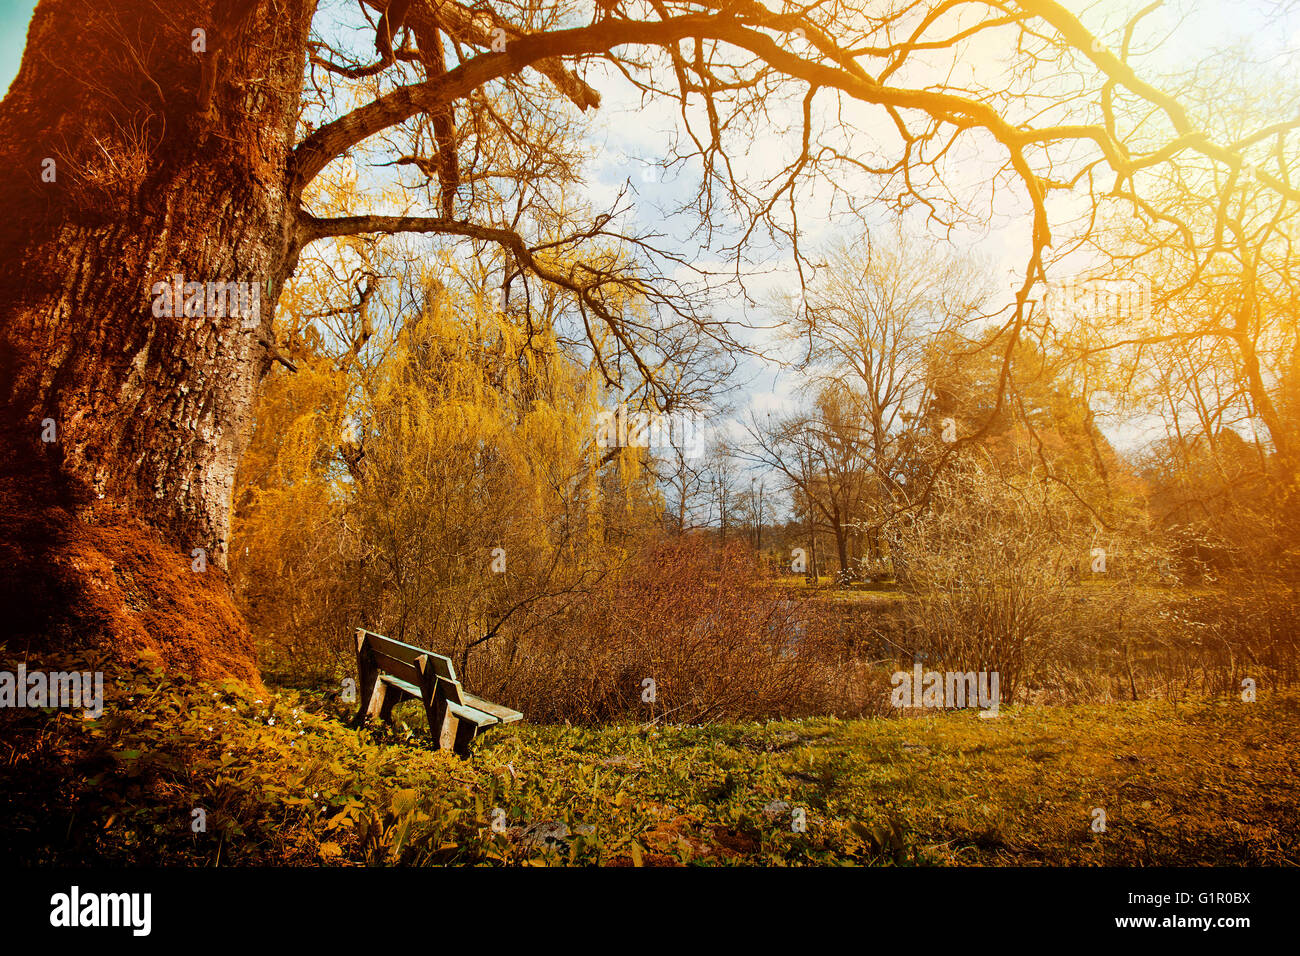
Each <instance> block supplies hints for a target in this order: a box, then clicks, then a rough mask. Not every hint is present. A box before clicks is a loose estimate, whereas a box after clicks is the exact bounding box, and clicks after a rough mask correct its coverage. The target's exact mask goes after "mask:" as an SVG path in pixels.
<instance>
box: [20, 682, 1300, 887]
mask: <svg viewBox="0 0 1300 956" xmlns="http://www.w3.org/2000/svg"><path fill="white" fill-rule="evenodd" d="M74 663H80V664H81V666H82V667H85V666H87V665H86V663H85V662H72V661H64V662H47V663H46V666H48V667H49V668H50V669H71V668H72V666H73V665H74ZM15 666H16V662H14V661H12V660H10V659H8V657H7V656H0V670H9V671H13V670H14V669H15ZM32 666H34V665H29V667H32ZM88 666H91V667H94V666H95V662H93V661H92V662H90V664H89V665H88ZM105 697H106V700H105V710H104V713H103V715H102V716H100V717H99V718H98V719H94V720H91V719H86V718H85V717H84V716H83V715H82V714H81V713H80V712H78V711H69V710H32V709H13V708H5V709H3V710H0V794H3V797H0V805H3V812H2V814H0V820H3V822H0V859H6V860H10V861H14V862H23V863H32V864H34V863H61V864H77V863H84V864H94V863H115V864H123V865H131V864H179V865H211V864H214V863H215V864H222V865H224V864H268V863H277V864H308V865H310V864H320V863H325V864H336V865H348V864H360V863H372V864H374V863H380V864H385V863H386V864H430V863H434V864H480V863H488V864H498V865H499V864H507V865H509V864H521V863H522V864H530V865H538V864H578V865H590V864H605V865H681V864H706V865H717V864H749V865H754V864H775V865H806V864H841V863H848V864H901V865H969V864H993V865H997V864H1047V865H1097V864H1109V865H1135V866H1141V865H1155V864H1162V865H1197V864H1224V865H1261V864H1283V865H1287V864H1289V865H1295V864H1297V863H1300V748H1298V747H1297V740H1300V732H1298V731H1300V695H1297V694H1295V693H1285V694H1275V695H1270V694H1268V693H1261V695H1260V697H1259V700H1258V701H1257V702H1254V703H1244V702H1242V701H1240V700H1237V699H1220V700H1199V701H1184V702H1179V703H1168V702H1160V701H1140V702H1136V703H1121V704H1115V705H1108V706H1100V705H1087V706H1074V707H1008V706H1005V705H1004V706H1003V707H1002V709H1001V712H1000V715H999V716H998V717H997V718H992V719H980V718H978V717H976V716H975V714H973V713H970V712H961V713H948V714H939V715H935V716H923V717H893V718H882V719H871V720H851V721H842V720H835V719H811V720H798V721H772V722H768V723H744V724H733V725H717V726H708V727H671V726H667V727H657V728H646V727H641V726H637V725H630V724H629V725H625V726H609V727H603V728H578V727H564V726H558V727H557V726H534V725H530V724H528V723H527V722H524V723H520V724H515V725H512V726H511V727H508V728H502V729H498V730H495V731H490V732H488V733H487V734H486V735H485V736H483V737H481V738H480V739H479V741H477V742H476V744H475V751H474V756H473V758H472V759H471V760H469V761H462V760H459V759H457V758H455V757H453V756H451V755H449V754H446V753H442V752H436V751H433V750H431V749H430V748H429V746H428V744H427V743H426V741H425V738H424V737H423V735H422V734H420V733H419V732H418V729H405V730H403V729H401V728H400V727H399V729H398V730H395V731H389V730H382V731H377V730H365V731H355V730H352V729H349V728H348V727H347V726H345V723H344V720H343V718H344V717H345V715H346V713H347V711H348V706H347V705H346V704H345V703H344V702H342V701H341V700H338V695H337V693H330V694H326V693H322V692H312V691H303V690H292V689H286V688H281V689H276V688H271V689H270V690H268V691H253V690H249V689H248V688H247V687H245V686H244V685H240V684H237V683H234V682H225V683H221V684H214V683H209V682H202V681H195V680H191V679H187V678H184V677H181V676H176V675H172V676H168V675H165V674H164V673H163V672H162V671H161V670H160V669H156V668H155V669H150V668H148V667H145V666H143V665H142V666H141V667H140V668H138V669H135V670H132V671H129V672H124V671H121V670H117V671H115V672H114V673H113V674H112V675H110V680H109V682H108V683H107V684H106V687H105ZM402 713H403V709H402V708H399V710H398V714H399V716H400V715H401V714H402ZM1103 813H1104V818H1103V816H1102V814H1103ZM1103 822H1104V829H1103Z"/></svg>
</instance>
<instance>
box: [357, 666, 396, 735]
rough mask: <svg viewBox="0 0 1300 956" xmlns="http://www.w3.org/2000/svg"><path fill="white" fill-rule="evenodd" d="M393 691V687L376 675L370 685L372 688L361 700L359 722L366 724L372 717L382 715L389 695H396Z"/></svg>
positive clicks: (390, 706) (390, 707)
mask: <svg viewBox="0 0 1300 956" xmlns="http://www.w3.org/2000/svg"><path fill="white" fill-rule="evenodd" d="M392 691H393V688H391V687H389V686H388V685H387V684H385V683H384V682H383V681H382V680H380V679H379V678H378V677H376V678H375V682H374V683H373V684H371V685H370V689H369V690H368V691H367V692H366V695H365V697H364V698H363V699H362V701H361V712H360V713H359V714H357V720H358V722H359V723H360V724H361V725H363V726H364V724H365V722H366V721H367V720H369V719H370V718H371V717H378V716H380V714H381V713H382V712H383V709H384V703H385V701H387V700H388V698H389V697H393V696H395V695H394V694H393V693H392ZM388 706H389V709H390V710H391V709H392V705H391V704H389V705H388Z"/></svg>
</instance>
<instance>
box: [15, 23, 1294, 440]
mask: <svg viewBox="0 0 1300 956" xmlns="http://www.w3.org/2000/svg"><path fill="white" fill-rule="evenodd" d="M106 2H111V0H106ZM1145 3H1146V0H1100V2H1092V3H1083V2H1078V0H1069V2H1067V5H1068V6H1070V7H1071V8H1073V9H1074V10H1076V12H1078V13H1079V14H1080V16H1081V17H1082V18H1083V20H1084V22H1085V24H1087V25H1088V26H1090V27H1092V28H1094V30H1096V31H1097V32H1099V33H1101V29H1100V28H1101V27H1103V26H1104V25H1106V24H1109V23H1115V22H1119V21H1122V18H1123V16H1124V15H1125V14H1126V13H1131V12H1133V11H1135V10H1137V9H1139V8H1140V7H1141V6H1144V5H1145ZM770 5H773V6H774V5H775V4H774V3H773V4H770ZM34 6H35V3H34V0H0V89H7V88H8V86H9V83H10V82H11V81H12V79H13V77H14V76H15V75H16V73H17V70H18V65H19V60H20V57H21V53H22V45H23V43H24V40H25V36H26V29H27V23H28V22H29V20H30V17H31V12H32V10H33V8H34ZM332 6H335V7H337V2H336V3H335V4H333V5H332ZM1180 13H1181V14H1183V15H1185V17H1186V19H1185V20H1184V21H1183V23H1182V24H1181V26H1180V27H1179V29H1178V32H1177V34H1176V39H1175V40H1174V42H1168V43H1166V44H1164V46H1163V47H1162V49H1161V51H1160V52H1159V53H1157V54H1156V55H1154V56H1153V57H1151V58H1149V59H1148V61H1147V65H1148V66H1149V68H1151V69H1155V70H1158V69H1161V68H1168V69H1170V70H1174V69H1178V68H1180V67H1185V66H1186V65H1188V64H1189V63H1191V62H1194V61H1196V60H1198V59H1199V58H1200V57H1201V56H1203V55H1205V54H1206V53H1208V52H1212V51H1214V50H1224V49H1231V48H1240V49H1243V50H1246V51H1248V55H1250V56H1251V57H1252V58H1255V59H1259V60H1262V61H1266V62H1269V61H1276V60H1278V59H1285V60H1288V61H1289V63H1290V64H1291V65H1292V67H1295V65H1296V64H1298V63H1300V16H1298V15H1297V13H1296V11H1295V10H1294V9H1290V10H1287V9H1284V8H1283V7H1281V6H1279V4H1278V3H1276V2H1274V0H1169V2H1167V3H1166V5H1165V7H1164V8H1163V9H1162V10H1160V11H1158V12H1157V13H1156V14H1155V15H1153V16H1152V17H1151V18H1149V19H1148V20H1147V21H1145V22H1144V28H1145V29H1146V30H1147V31H1148V33H1147V35H1148V36H1152V35H1161V33H1162V32H1163V31H1165V30H1167V29H1169V28H1170V27H1171V26H1172V24H1173V23H1174V22H1175V17H1176V16H1177V15H1179V14H1180ZM1102 35H1104V34H1102ZM998 54H999V51H996V50H990V51H989V56H990V57H991V58H995V57H996V56H997V55H998ZM976 68H978V65H977V66H975V67H972V69H976ZM1296 77H1297V84H1298V85H1300V69H1298V70H1297V72H1296ZM589 79H591V80H592V82H593V85H595V86H596V87H597V88H598V89H600V91H601V93H602V97H603V103H602V106H601V108H600V110H599V111H597V113H596V115H595V117H594V119H593V120H592V124H591V128H590V134H589V138H590V143H591V145H592V147H593V160H592V163H591V166H590V168H589V169H588V171H587V172H588V179H587V184H588V186H587V188H588V195H589V198H590V199H591V201H592V203H593V205H594V206H595V207H596V208H597V209H600V208H604V207H605V205H607V204H608V203H610V202H612V200H613V197H614V195H615V194H616V192H617V190H618V189H619V188H620V187H622V186H623V185H624V184H627V183H629V182H630V184H631V186H632V188H633V189H634V190H635V191H636V205H635V210H634V213H633V216H634V218H633V220H632V221H631V223H630V225H631V226H632V227H633V228H635V227H636V226H638V225H639V226H642V227H649V228H655V229H659V230H663V231H666V232H669V233H670V234H672V233H674V232H675V233H677V235H678V238H679V240H684V235H685V230H686V227H687V225H688V223H687V222H686V221H676V222H674V221H672V220H669V219H667V218H666V217H665V215H664V212H665V210H667V209H670V208H672V207H673V206H674V205H675V204H676V203H677V202H680V201H681V199H682V198H683V197H686V196H689V194H690V192H691V190H692V187H693V186H694V184H695V179H694V178H693V175H694V173H693V171H692V170H690V169H685V170H682V171H679V172H677V173H675V174H672V175H670V176H668V177H667V178H666V179H656V180H654V181H649V180H647V179H646V178H645V176H644V175H643V172H644V171H645V170H646V169H647V166H646V165H645V163H646V162H647V161H648V162H655V161H657V160H658V159H660V158H661V157H662V156H663V155H664V154H665V152H666V150H667V148H668V144H669V143H670V142H671V137H672V134H673V132H674V131H675V130H676V129H677V127H678V125H679V123H680V118H679V117H678V116H677V115H676V114H675V112H674V111H673V110H672V109H671V108H670V105H669V104H666V103H658V104H651V105H650V106H647V105H645V104H644V103H642V102H641V99H640V96H639V94H637V92H636V91H635V90H633V89H632V88H631V87H630V86H629V85H628V84H626V83H625V82H623V81H622V80H621V78H619V77H617V76H616V75H613V74H607V75H603V76H602V75H601V74H600V72H599V66H597V67H595V68H594V72H593V74H592V75H591V76H590V77H589ZM863 122H864V123H868V122H872V120H870V119H866V118H864V119H863ZM736 160H737V162H739V163H740V164H742V165H744V166H747V167H749V168H751V169H752V170H757V169H759V168H760V167H761V166H762V165H763V164H764V163H770V162H771V161H772V160H773V155H772V154H771V151H770V150H765V149H763V148H762V144H759V146H758V147H756V148H755V149H753V150H751V151H750V153H749V154H748V155H746V156H740V157H736ZM972 176H973V177H975V178H977V177H978V171H977V170H974V171H973V172H972ZM975 178H973V179H972V182H974V181H975ZM990 211H991V212H992V213H993V215H992V218H991V222H990V224H989V225H988V226H987V227H986V228H984V229H977V230H974V231H970V232H967V233H964V234H962V235H960V236H959V242H961V243H963V244H964V245H965V247H966V248H967V249H968V250H970V251H973V252H976V253H978V254H979V255H980V256H981V257H982V258H983V259H984V260H985V261H987V262H988V263H989V264H990V268H991V270H992V271H993V272H994V273H995V274H998V273H1000V274H1002V275H1004V276H1005V277H1006V279H1005V281H1006V283H1007V288H1008V290H1009V289H1010V286H1011V281H1012V275H1013V273H1014V272H1015V271H1017V270H1018V269H1020V268H1023V263H1024V260H1025V250H1026V248H1027V242H1028V231H1027V228H1026V226H1027V220H1026V218H1025V217H1024V215H1023V209H1021V208H1017V201H1016V199H1015V197H1014V195H1013V194H1011V193H1010V191H1004V193H1003V194H1002V196H1001V197H1000V198H997V199H996V200H995V203H994V206H993V207H991V210H990ZM805 222H806V223H807V224H809V225H811V226H812V228H811V229H810V231H809V234H808V235H807V237H806V238H807V243H808V245H809V246H812V247H815V246H818V245H820V244H823V243H825V242H826V241H828V240H830V239H833V238H836V237H837V236H839V235H841V233H840V231H839V230H837V229H836V228H833V227H832V226H831V225H830V224H829V222H827V221H823V222H822V223H821V224H818V223H817V222H816V221H814V220H811V219H809V220H805ZM733 225H734V224H733ZM756 252H757V256H756V260H757V261H756V262H754V264H753V265H752V267H750V268H749V269H748V270H747V273H748V276H749V279H750V280H752V285H751V294H753V295H755V296H756V297H757V298H758V299H759V302H758V304H757V306H753V305H746V304H745V303H743V302H741V301H740V300H739V299H736V298H732V299H731V300H730V301H729V302H728V303H724V304H723V305H722V306H720V308H721V310H722V313H721V314H720V316H719V317H726V318H733V319H737V320H741V321H744V322H747V323H750V324H753V325H758V326H760V327H762V326H772V325H774V324H775V323H777V322H779V321H780V316H779V315H775V314H773V313H772V312H771V311H770V310H769V309H768V308H767V302H768V301H769V300H768V298H767V296H768V295H769V294H770V293H772V292H774V291H790V290H792V289H795V288H797V283H795V281H794V273H793V269H792V264H791V260H790V258H789V250H787V249H782V248H779V247H775V246H768V247H762V246H760V247H758V248H757V249H756ZM709 264H712V265H716V266H721V265H722V264H723V262H722V260H720V259H716V260H709ZM749 334H750V338H751V341H752V342H753V343H754V344H757V345H763V346H770V336H769V335H768V334H767V333H764V332H762V331H758V332H753V333H749ZM800 381H801V379H800V378H799V376H798V375H796V374H793V373H791V372H788V371H783V370H781V369H780V368H779V367H778V366H776V365H772V364H768V363H764V362H761V361H757V360H753V359H746V360H745V361H744V362H743V364H742V368H741V370H740V376H739V383H740V384H741V385H742V392H741V396H740V405H741V410H740V417H747V416H748V409H755V410H758V411H759V412H760V413H761V412H766V411H781V410H784V409H788V408H790V407H791V406H792V405H793V404H794V402H795V391H796V388H797V386H798V385H799V383H800ZM719 427H720V428H721V429H722V430H724V431H726V430H729V431H730V432H731V433H732V434H733V435H734V434H735V432H736V424H735V422H732V423H729V424H721V423H720V425H719ZM1111 437H1112V439H1115V440H1118V441H1119V443H1120V444H1123V445H1133V444H1136V443H1138V442H1140V441H1141V440H1144V439H1145V437H1147V436H1145V435H1143V434H1140V433H1139V432H1135V431H1134V430H1133V429H1131V428H1130V429H1128V430H1127V431H1122V432H1117V433H1115V434H1113V435H1112V436H1111Z"/></svg>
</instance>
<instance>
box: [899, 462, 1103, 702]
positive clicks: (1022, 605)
mask: <svg viewBox="0 0 1300 956" xmlns="http://www.w3.org/2000/svg"><path fill="white" fill-rule="evenodd" d="M1048 494H1050V491H1049V492H1048ZM1042 495H1043V492H1042V490H1041V489H1035V496H1034V497H1030V495H1028V494H1026V493H1024V492H1022V491H1020V490H1019V489H1018V488H1016V487H1014V486H1012V485H1010V484H1007V483H1006V482H1005V481H1003V479H1002V478H1001V477H1000V476H999V475H997V473H996V472H995V471H994V469H993V468H992V467H990V466H988V465H985V464H982V463H979V462H977V461H974V460H965V461H961V462H958V463H957V464H956V465H954V466H953V468H952V469H951V470H950V471H948V472H947V473H945V474H944V475H943V476H942V477H941V478H939V479H938V480H937V483H936V488H935V494H934V499H933V504H932V507H931V508H930V509H929V510H928V511H926V512H925V513H924V514H921V515H919V516H917V517H916V518H915V519H913V520H912V521H911V522H910V523H908V524H906V525H905V526H899V527H897V528H895V529H894V530H893V531H892V533H891V541H890V544H891V551H892V553H893V555H894V557H895V565H896V568H897V571H898V574H899V578H900V580H903V581H904V582H906V584H907V585H908V586H909V587H910V588H912V589H913V590H915V591H917V592H919V593H918V594H917V597H916V599H915V600H914V602H913V603H912V604H911V606H910V618H911V620H910V627H909V628H908V635H907V638H906V641H907V646H906V647H905V648H904V650H905V652H906V653H907V654H909V655H914V654H920V655H924V656H923V657H922V660H923V661H924V662H925V666H926V668H927V669H947V670H951V671H962V672H967V671H977V672H978V671H987V672H990V673H991V672H997V673H998V675H999V683H1000V686H1001V694H1002V699H1003V700H1006V701H1010V700H1012V699H1013V698H1014V696H1015V694H1016V692H1017V690H1018V689H1019V688H1020V687H1021V686H1022V684H1023V682H1024V680H1025V678H1026V677H1027V676H1028V673H1029V672H1031V671H1032V670H1033V669H1034V668H1035V666H1036V665H1037V664H1038V663H1039V661H1040V659H1041V658H1042V657H1043V656H1044V654H1045V653H1047V651H1048V649H1049V647H1050V644H1051V641H1050V638H1051V635H1053V634H1054V632H1055V630H1056V628H1057V625H1058V622H1059V620H1060V618H1061V614H1062V609H1063V606H1064V597H1065V590H1066V586H1067V582H1068V580H1069V577H1070V575H1071V572H1072V569H1073V568H1074V567H1075V563H1076V561H1077V560H1078V554H1079V550H1080V547H1079V544H1078V542H1077V541H1076V540H1072V537H1071V534H1070V529H1069V528H1068V527H1067V526H1065V523H1064V522H1062V521H1061V520H1060V518H1059V515H1060V512H1059V511H1057V510H1056V509H1055V508H1054V507H1053V505H1055V504H1057V502H1054V501H1051V500H1048V501H1044V500H1043V498H1042ZM900 663H901V664H904V665H905V666H908V667H910V666H911V664H912V661H911V660H909V659H906V658H901V659H900Z"/></svg>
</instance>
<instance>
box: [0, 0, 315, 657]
mask: <svg viewBox="0 0 1300 956" xmlns="http://www.w3.org/2000/svg"><path fill="white" fill-rule="evenodd" d="M312 6H313V3H311V2H310V0H277V2H275V3H272V0H230V2H215V0H171V2H169V3H168V4H166V5H162V4H156V3H153V2H149V0H115V2H113V3H103V2H101V0H41V2H40V4H39V5H38V6H37V8H36V11H35V14H34V16H33V19H32V24H31V27H30V30H29V34H28V40H27V46H26V50H25V52H24V55H23V61H22V66H21V69H20V71H19V74H18V77H17V78H16V79H15V81H14V83H13V85H12V86H11V87H10V90H9V93H8V95H7V96H6V97H5V99H4V101H3V102H2V103H0V158H2V159H3V166H4V168H5V170H6V176H5V177H4V178H3V181H0V208H3V209H4V210H5V216H4V220H3V222H0V258H2V260H3V261H4V263H5V275H4V277H3V279H0V443H2V444H0V450H2V451H3V456H4V462H3V466H2V473H0V480H2V481H3V490H2V493H0V548H3V550H4V554H3V557H4V559H5V560H6V561H7V562H9V563H10V567H11V570H12V571H13V572H14V573H13V574H12V575H11V576H10V578H9V589H10V590H11V591H12V592H14V594H13V595H6V596H16V595H19V594H21V593H26V595H27V599H26V601H25V602H23V603H24V607H25V609H24V611H23V613H21V614H20V615H19V616H18V619H17V621H16V622H15V624H14V625H11V626H15V625H16V636H17V637H18V638H20V639H21V640H25V641H27V642H28V644H29V645H40V644H42V643H49V642H54V643H67V642H69V641H82V640H84V641H88V642H91V643H107V644H109V645H112V646H117V647H126V646H131V645H134V646H148V647H153V648H155V649H156V650H158V651H159V652H161V653H162V654H163V656H164V658H166V659H172V660H178V661H182V662H184V663H185V664H186V665H188V666H190V667H192V668H193V669H194V670H196V671H197V672H199V673H229V674H235V675H237V676H241V677H244V678H249V679H256V670H255V666H254V663H253V662H254V655H253V650H252V647H251V643H250V641H249V639H248V635H247V632H246V630H245V628H244V626H243V624H242V622H241V621H240V618H239V616H238V614H237V613H236V612H235V611H234V608H233V605H232V604H231V602H230V597H229V592H228V587H227V584H226V580H225V566H226V549H227V544H228V532H229V511H230V498H231V490H232V485H233V480H234V472H235V466H236V464H237V463H238V460H239V456H240V454H241V453H242V451H243V449H244V446H245V444H246V441H247V438H248V435H249V430H250V427H251V424H252V422H251V414H252V407H253V399H254V396H255V393H256V389H257V387H258V384H259V382H260V380H261V378H262V376H263V375H264V374H265V372H266V371H267V369H268V367H269V364H270V358H269V353H268V344H269V343H270V342H271V337H270V328H271V317H272V313H273V311H274V303H275V300H276V298H277V296H278V294H279V289H280V286H281V284H282V282H283V280H284V279H285V278H286V277H287V275H289V273H290V272H291V271H292V269H293V265H294V260H295V259H296V253H297V250H296V249H295V248H294V246H293V236H294V232H293V226H294V223H295V217H296V205H297V204H296V202H291V201H290V199H289V196H290V193H289V190H288V188H287V183H288V182H289V181H290V176H289V168H288V167H289V164H290V158H291V149H292V146H293V141H294V131H295V125H296V122H297V117H298V109H299V101H300V93H301V86H302V72H303V71H302V60H303V51H304V49H305V44H306V40H307V35H308V29H309V24H310V17H311V12H312V9H311V8H312ZM195 31H203V32H202V34H198V33H196V32H195ZM51 161H52V162H51ZM51 180H52V181H51ZM176 276H180V277H182V278H181V281H182V282H186V283H188V282H197V283H213V282H221V283H230V282H235V283H245V284H246V285H245V286H244V289H245V290H246V291H247V293H248V295H249V304H250V305H251V302H252V301H253V300H252V295H253V293H252V290H253V288H254V286H256V289H257V293H256V295H257V299H259V300H260V303H259V305H260V309H258V310H257V313H256V314H255V315H253V316H251V317H249V318H247V319H246V318H245V317H243V316H240V315H231V314H230V312H231V310H230V309H229V308H223V307H222V306H221V304H220V303H218V302H216V301H215V300H212V299H209V298H208V297H206V296H205V297H204V299H203V300H202V302H201V304H199V305H198V306H197V310H201V311H202V312H204V313H205V314H198V315H195V314H190V315H182V314H179V313H180V311H181V310H179V309H178V310H177V313H178V314H177V315H176V316H175V317H169V316H167V315H165V314H164V315H158V314H156V312H158V311H159V309H157V308H155V306H156V305H157V304H159V298H158V294H157V289H156V288H155V283H159V282H163V283H173V282H174V281H175V278H174V277H176ZM186 291H188V292H190V293H191V296H190V298H191V301H192V298H193V297H192V292H193V291H194V287H190V289H188V290H186ZM195 310H196V309H195V306H194V305H193V304H192V305H191V311H195ZM250 311H251V310H250ZM11 606H12V605H11Z"/></svg>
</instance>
